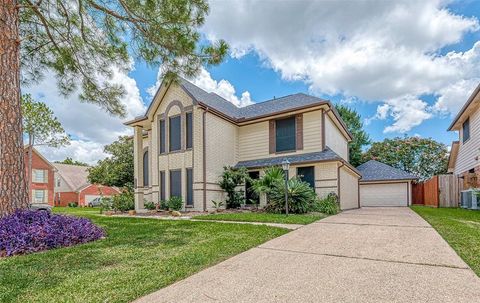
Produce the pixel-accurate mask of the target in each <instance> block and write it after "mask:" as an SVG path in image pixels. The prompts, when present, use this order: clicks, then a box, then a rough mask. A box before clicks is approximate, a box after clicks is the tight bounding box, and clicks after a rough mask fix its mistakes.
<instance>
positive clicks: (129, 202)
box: [112, 190, 135, 212]
mask: <svg viewBox="0 0 480 303" xmlns="http://www.w3.org/2000/svg"><path fill="white" fill-rule="evenodd" d="M112 209H113V210H115V211H122V212H125V211H129V210H133V209H135V201H134V196H133V191H130V190H125V191H123V192H122V193H120V194H118V195H115V196H113V197H112Z"/></svg>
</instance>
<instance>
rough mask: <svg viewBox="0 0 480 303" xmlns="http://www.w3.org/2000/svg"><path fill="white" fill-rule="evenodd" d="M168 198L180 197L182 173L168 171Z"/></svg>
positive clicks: (179, 171)
mask: <svg viewBox="0 0 480 303" xmlns="http://www.w3.org/2000/svg"><path fill="white" fill-rule="evenodd" d="M170 197H182V171H181V170H171V171H170Z"/></svg>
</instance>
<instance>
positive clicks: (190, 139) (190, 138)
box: [185, 113, 193, 148]
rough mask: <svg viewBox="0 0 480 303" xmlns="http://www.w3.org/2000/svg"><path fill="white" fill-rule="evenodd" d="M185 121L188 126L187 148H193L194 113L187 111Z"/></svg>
mask: <svg viewBox="0 0 480 303" xmlns="http://www.w3.org/2000/svg"><path fill="white" fill-rule="evenodd" d="M186 118H187V119H186V121H185V128H186V132H185V134H186V138H185V139H186V140H185V141H186V148H192V145H193V136H192V135H193V124H192V122H193V116H192V113H187V115H186Z"/></svg>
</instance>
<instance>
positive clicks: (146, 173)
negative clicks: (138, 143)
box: [143, 150, 148, 186]
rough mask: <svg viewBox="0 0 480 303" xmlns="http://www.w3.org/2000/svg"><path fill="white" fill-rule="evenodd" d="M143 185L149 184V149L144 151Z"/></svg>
mask: <svg viewBox="0 0 480 303" xmlns="http://www.w3.org/2000/svg"><path fill="white" fill-rule="evenodd" d="M143 186H148V150H146V151H145V152H144V153H143Z"/></svg>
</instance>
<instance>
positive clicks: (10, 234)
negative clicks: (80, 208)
mask: <svg viewBox="0 0 480 303" xmlns="http://www.w3.org/2000/svg"><path fill="white" fill-rule="evenodd" d="M104 235H105V232H104V231H103V229H102V228H100V227H98V226H96V225H95V224H93V223H92V222H91V221H90V220H89V219H87V218H78V217H73V216H65V215H56V214H52V213H49V212H46V211H33V210H21V211H16V212H15V213H13V214H11V215H8V216H6V217H4V218H1V219H0V257H2V256H13V255H21V254H28V253H32V252H37V251H42V250H47V249H52V248H57V247H65V246H72V245H76V244H81V243H86V242H90V241H94V240H97V239H100V238H102V237H104Z"/></svg>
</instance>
